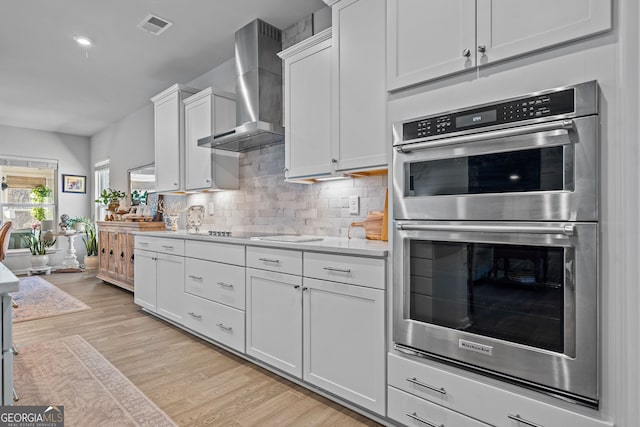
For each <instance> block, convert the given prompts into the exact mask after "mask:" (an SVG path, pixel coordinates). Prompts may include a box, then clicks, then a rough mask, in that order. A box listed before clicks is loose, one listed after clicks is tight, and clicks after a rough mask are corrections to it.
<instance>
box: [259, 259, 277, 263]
mask: <svg viewBox="0 0 640 427" xmlns="http://www.w3.org/2000/svg"><path fill="white" fill-rule="evenodd" d="M258 259H259V260H260V261H264V262H280V260H279V259H269V258H258Z"/></svg>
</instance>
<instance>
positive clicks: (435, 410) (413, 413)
mask: <svg viewBox="0 0 640 427" xmlns="http://www.w3.org/2000/svg"><path fill="white" fill-rule="evenodd" d="M387 397H388V402H387V403H388V410H387V415H388V416H389V418H391V419H392V420H396V421H398V422H400V423H402V424H404V425H407V426H420V427H424V426H438V427H489V424H485V423H482V422H480V421H476V420H474V419H473V418H469V417H465V416H464V415H462V414H459V413H457V412H454V411H450V410H449V409H446V408H443V407H442V406H440V405H436V404H434V403H431V402H428V401H426V400H423V399H420V398H417V397H415V396H412V395H410V394H408V393H405V392H403V391H400V390H398V389H395V388H393V387H389V388H388V395H387Z"/></svg>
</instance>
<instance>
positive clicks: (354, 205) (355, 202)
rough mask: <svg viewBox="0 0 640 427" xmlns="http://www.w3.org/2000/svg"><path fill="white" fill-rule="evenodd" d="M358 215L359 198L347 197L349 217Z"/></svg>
mask: <svg viewBox="0 0 640 427" xmlns="http://www.w3.org/2000/svg"><path fill="white" fill-rule="evenodd" d="M359 213H360V197H358V196H350V197H349V215H358V214H359Z"/></svg>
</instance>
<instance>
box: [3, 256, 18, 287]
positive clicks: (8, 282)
mask: <svg viewBox="0 0 640 427" xmlns="http://www.w3.org/2000/svg"><path fill="white" fill-rule="evenodd" d="M19 290H20V280H18V278H17V277H16V275H15V274H13V273H12V272H11V270H9V269H8V268H7V267H5V265H4V264H3V263H1V262H0V294H6V293H7V292H17V291H19Z"/></svg>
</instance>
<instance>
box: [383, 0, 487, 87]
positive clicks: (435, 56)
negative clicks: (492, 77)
mask: <svg viewBox="0 0 640 427" xmlns="http://www.w3.org/2000/svg"><path fill="white" fill-rule="evenodd" d="M387 4H388V12H387V26H388V29H389V32H388V34H387V43H388V46H387V48H388V59H387V89H388V90H394V89H399V88H401V87H405V86H410V85H412V84H415V83H418V82H422V81H426V80H431V79H433V78H436V77H439V76H444V75H447V74H452V73H456V72H459V71H463V70H465V69H468V68H473V67H475V65H476V62H475V61H476V55H475V52H474V47H475V45H476V43H475V38H476V32H475V27H476V22H475V21H476V10H475V1H474V0H431V1H424V0H388V2H387Z"/></svg>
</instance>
